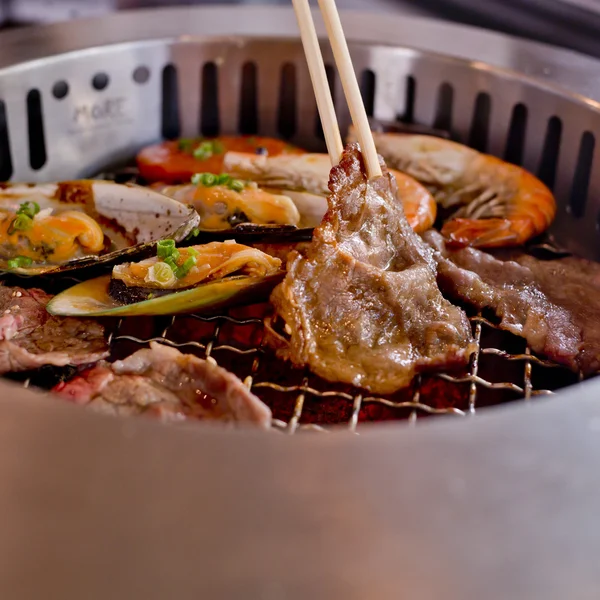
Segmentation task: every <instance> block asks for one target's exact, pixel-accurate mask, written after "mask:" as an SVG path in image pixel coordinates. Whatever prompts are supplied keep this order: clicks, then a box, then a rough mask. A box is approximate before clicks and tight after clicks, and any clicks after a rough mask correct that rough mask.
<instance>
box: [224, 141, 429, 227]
mask: <svg viewBox="0 0 600 600" xmlns="http://www.w3.org/2000/svg"><path fill="white" fill-rule="evenodd" d="M223 169H224V170H225V171H226V172H227V173H229V174H230V175H232V176H233V177H239V178H242V179H245V180H251V181H255V182H256V183H258V184H259V185H260V186H262V187H263V188H265V189H272V190H278V191H279V192H280V193H283V194H286V195H288V196H290V197H291V198H292V200H293V201H294V202H295V204H296V206H297V207H298V210H299V211H300V214H301V215H303V218H302V221H303V222H304V225H305V227H316V226H317V225H319V224H320V222H321V220H322V218H323V216H324V215H325V212H326V210H327V199H326V196H328V195H329V186H328V182H329V171H330V169H331V159H330V158H329V156H328V155H327V154H303V155H301V156H294V155H290V156H274V157H271V156H260V155H252V154H243V153H239V152H228V153H227V154H226V155H225V158H224V162H223ZM390 173H391V174H393V176H394V178H395V180H396V186H397V188H398V193H399V197H400V200H401V201H402V206H403V207H404V213H405V215H406V218H407V219H408V223H409V225H410V226H411V227H412V228H413V229H414V230H415V231H416V232H417V233H422V232H424V231H427V230H428V229H429V228H430V227H431V226H432V225H433V223H434V221H435V218H436V214H437V205H436V203H435V200H434V198H433V197H432V195H431V194H430V193H429V192H428V191H427V190H426V189H425V188H424V187H423V186H422V185H421V184H419V182H418V181H416V180H415V179H413V178H412V177H409V176H408V175H405V174H404V173H401V172H399V171H395V170H393V169H390Z"/></svg>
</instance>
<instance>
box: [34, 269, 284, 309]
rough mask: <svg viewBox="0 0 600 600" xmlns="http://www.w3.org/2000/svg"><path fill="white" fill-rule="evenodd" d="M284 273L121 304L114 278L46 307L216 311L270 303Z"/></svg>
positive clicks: (86, 285) (92, 283) (223, 281)
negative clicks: (112, 289) (112, 283)
mask: <svg viewBox="0 0 600 600" xmlns="http://www.w3.org/2000/svg"><path fill="white" fill-rule="evenodd" d="M284 274H285V273H284V272H283V271H282V272H280V273H276V274H274V275H270V276H268V277H246V276H234V277H226V278H224V279H220V280H216V281H211V282H209V283H203V284H201V285H198V286H196V287H194V288H191V289H188V290H184V291H181V292H173V293H172V294H168V295H165V296H160V297H156V298H152V299H150V300H144V301H142V302H136V303H133V304H119V303H118V302H117V301H115V300H114V299H113V298H111V296H110V294H109V287H110V280H111V276H110V275H105V276H102V277H97V278H96V279H90V280H89V281H84V282H83V283H80V284H78V285H75V286H73V287H72V288H69V289H68V290H66V291H64V292H62V293H60V294H58V295H57V296H55V297H54V298H52V300H50V302H49V303H48V305H47V306H46V309H47V310H48V312H49V313H50V314H53V315H59V316H64V317H68V316H73V317H83V316H86V317H126V316H158V315H175V314H188V313H197V312H200V311H208V312H210V311H213V310H216V309H221V308H224V307H226V306H232V305H235V304H244V303H246V302H259V301H263V300H266V299H267V298H268V297H269V295H270V293H271V291H272V290H273V288H274V287H275V286H276V285H277V284H278V283H279V282H280V281H281V280H282V279H283V277H284Z"/></svg>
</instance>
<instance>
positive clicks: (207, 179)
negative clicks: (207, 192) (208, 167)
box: [200, 173, 217, 187]
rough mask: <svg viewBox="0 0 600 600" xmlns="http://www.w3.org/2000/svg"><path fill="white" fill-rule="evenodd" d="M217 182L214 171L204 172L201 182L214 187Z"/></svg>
mask: <svg viewBox="0 0 600 600" xmlns="http://www.w3.org/2000/svg"><path fill="white" fill-rule="evenodd" d="M216 182H217V176H216V175H213V174H212V173H203V174H202V177H201V178H200V183H201V184H202V185H204V186H206V187H212V186H213V185H215V183H216Z"/></svg>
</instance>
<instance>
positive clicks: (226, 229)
mask: <svg viewBox="0 0 600 600" xmlns="http://www.w3.org/2000/svg"><path fill="white" fill-rule="evenodd" d="M152 189H154V190H155V191H158V192H160V193H161V194H165V195H166V196H169V197H170V198H173V199H175V200H178V201H179V202H182V203H184V204H189V205H191V206H193V207H194V208H195V209H196V211H197V212H198V214H199V215H200V226H199V227H198V230H197V232H196V239H197V240H198V241H202V242H205V241H209V240H219V239H220V240H223V239H228V238H231V237H233V236H235V237H236V238H238V239H240V240H244V241H249V240H256V239H269V240H274V239H276V238H281V239H286V240H287V239H310V236H311V234H312V229H313V228H314V227H316V226H317V225H318V224H319V223H320V222H321V218H322V217H323V214H324V213H325V210H326V207H327V202H326V200H325V198H323V197H320V196H318V195H316V194H311V193H308V192H305V191H298V190H290V191H289V192H288V191H287V190H279V189H267V188H264V189H263V188H261V187H259V185H258V184H257V183H256V182H254V181H249V180H248V179H237V178H234V177H231V176H230V175H228V174H221V175H215V174H212V173H198V174H197V175H195V176H194V178H192V182H191V183H189V184H186V185H168V184H164V183H155V184H153V185H152Z"/></svg>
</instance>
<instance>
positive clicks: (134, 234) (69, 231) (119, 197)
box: [0, 180, 200, 275]
mask: <svg viewBox="0 0 600 600" xmlns="http://www.w3.org/2000/svg"><path fill="white" fill-rule="evenodd" d="M199 222H200V217H199V215H198V214H197V213H196V211H195V210H194V209H193V208H192V207H190V206H186V205H185V204H182V203H180V202H177V201H175V200H173V199H172V198H169V197H167V196H164V195H163V194H160V193H158V192H156V191H153V190H151V189H149V188H144V187H141V186H137V185H132V184H126V185H121V184H117V183H113V182H109V181H93V180H80V181H65V182H60V183H49V184H30V185H28V184H14V185H13V184H5V185H4V186H3V187H2V189H1V190H0V271H11V272H15V273H19V274H23V275H42V274H48V273H54V272H62V271H69V270H72V269H78V268H84V267H88V266H92V265H96V264H111V263H115V262H117V261H119V260H123V259H126V258H128V257H131V258H133V257H134V256H136V255H140V254H142V253H144V251H149V250H151V248H152V246H153V245H154V244H155V243H156V242H157V241H158V240H161V239H165V238H169V239H173V240H176V241H177V242H179V241H182V240H184V239H185V238H187V237H188V236H189V235H190V234H191V233H192V232H193V231H194V229H195V228H196V227H197V226H198V225H199Z"/></svg>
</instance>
